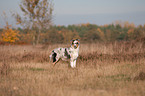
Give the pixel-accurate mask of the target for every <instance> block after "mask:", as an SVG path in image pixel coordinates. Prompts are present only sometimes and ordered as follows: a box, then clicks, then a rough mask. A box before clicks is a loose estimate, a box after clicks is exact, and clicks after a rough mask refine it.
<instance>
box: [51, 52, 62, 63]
mask: <svg viewBox="0 0 145 96" xmlns="http://www.w3.org/2000/svg"><path fill="white" fill-rule="evenodd" d="M52 58H53V65H55V64H56V63H57V62H58V61H59V60H60V58H59V57H58V56H57V53H55V52H53V54H52Z"/></svg>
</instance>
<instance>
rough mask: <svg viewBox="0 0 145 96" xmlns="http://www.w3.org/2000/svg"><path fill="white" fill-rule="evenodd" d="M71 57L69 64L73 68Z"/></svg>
mask: <svg viewBox="0 0 145 96" xmlns="http://www.w3.org/2000/svg"><path fill="white" fill-rule="evenodd" d="M73 65H74V64H73V59H71V60H70V66H71V67H72V68H73Z"/></svg>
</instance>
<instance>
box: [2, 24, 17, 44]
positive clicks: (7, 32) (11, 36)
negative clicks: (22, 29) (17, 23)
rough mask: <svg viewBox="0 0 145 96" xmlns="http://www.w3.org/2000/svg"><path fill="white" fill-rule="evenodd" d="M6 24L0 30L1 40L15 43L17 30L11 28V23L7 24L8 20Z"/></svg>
mask: <svg viewBox="0 0 145 96" xmlns="http://www.w3.org/2000/svg"><path fill="white" fill-rule="evenodd" d="M6 24H7V25H6V26H5V28H4V29H3V32H2V35H1V36H2V37H1V39H2V41H3V42H8V43H15V42H16V41H18V40H19V38H18V37H19V31H17V30H13V29H12V28H10V27H11V25H9V24H8V22H7V23H6Z"/></svg>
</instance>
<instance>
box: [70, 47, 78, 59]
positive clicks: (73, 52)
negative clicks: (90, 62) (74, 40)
mask: <svg viewBox="0 0 145 96" xmlns="http://www.w3.org/2000/svg"><path fill="white" fill-rule="evenodd" d="M78 55H79V48H77V49H74V48H71V58H72V59H77V57H78Z"/></svg>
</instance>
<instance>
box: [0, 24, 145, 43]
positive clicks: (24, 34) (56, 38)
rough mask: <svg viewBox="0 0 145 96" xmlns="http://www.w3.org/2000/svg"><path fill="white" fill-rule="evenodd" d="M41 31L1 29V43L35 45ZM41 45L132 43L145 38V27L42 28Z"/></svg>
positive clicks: (75, 26)
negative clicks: (80, 42)
mask: <svg viewBox="0 0 145 96" xmlns="http://www.w3.org/2000/svg"><path fill="white" fill-rule="evenodd" d="M38 30H39V29H37V28H36V29H22V28H17V29H13V28H11V26H10V25H8V24H7V26H6V27H5V28H3V29H0V33H1V36H0V38H1V39H0V40H1V42H5V43H6V42H7V43H22V44H23V43H24V44H33V42H34V40H35V39H34V38H33V37H34V36H33V34H34V33H35V32H36V31H38ZM40 31H41V34H40V38H39V39H40V40H39V43H40V44H44V43H69V41H71V40H72V39H76V38H78V39H80V40H81V41H82V42H86V43H90V42H113V41H131V40H136V39H142V38H145V25H144V26H142V25H139V26H134V24H132V23H131V24H130V23H127V24H126V22H125V23H124V24H108V25H102V26H99V25H96V24H90V23H86V24H78V25H68V26H59V25H58V26H57V25H54V26H50V28H49V29H45V28H42V29H41V30H40ZM143 40H144V39H143Z"/></svg>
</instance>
